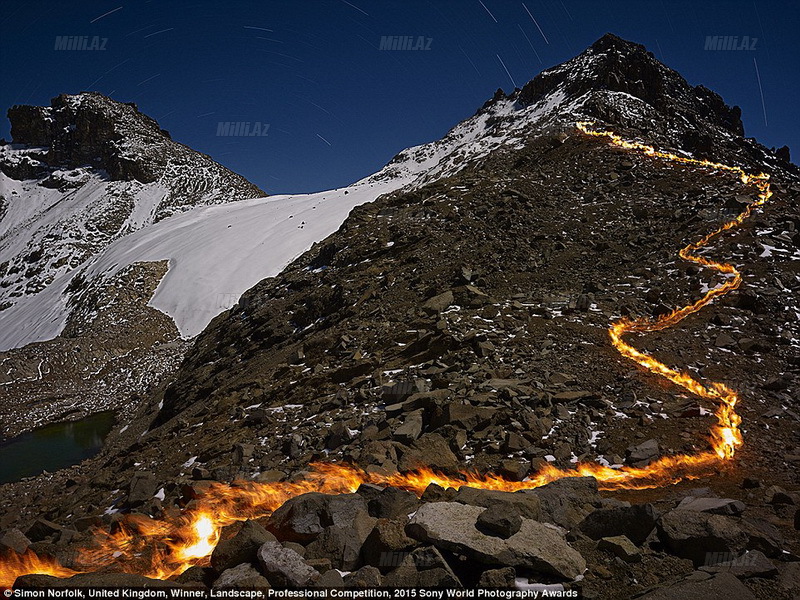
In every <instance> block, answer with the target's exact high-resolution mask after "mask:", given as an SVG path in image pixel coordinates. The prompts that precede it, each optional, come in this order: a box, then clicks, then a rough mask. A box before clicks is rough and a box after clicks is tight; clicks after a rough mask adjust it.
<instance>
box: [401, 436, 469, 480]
mask: <svg viewBox="0 0 800 600" xmlns="http://www.w3.org/2000/svg"><path fill="white" fill-rule="evenodd" d="M459 465H460V462H459V460H458V459H457V458H456V456H455V454H453V451H452V450H450V445H449V444H448V443H447V440H446V439H444V438H443V437H442V436H441V435H439V434H438V433H426V434H425V435H423V436H422V437H420V438H419V439H418V440H414V442H413V443H412V444H411V446H410V447H409V449H408V450H407V451H406V452H404V453H403V456H402V458H401V459H400V461H399V463H398V465H397V468H398V469H399V470H400V471H413V470H415V469H419V468H421V467H427V468H430V469H438V470H443V471H446V470H448V469H455V468H457V467H458V466H459Z"/></svg>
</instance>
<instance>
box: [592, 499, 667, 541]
mask: <svg viewBox="0 0 800 600" xmlns="http://www.w3.org/2000/svg"><path fill="white" fill-rule="evenodd" d="M657 520H658V512H656V509H655V508H653V505H652V504H634V505H633V506H615V507H612V508H601V509H598V510H595V511H593V512H591V513H589V514H588V515H587V516H586V518H585V519H584V520H583V521H581V522H580V523H579V524H578V530H580V531H581V532H582V533H584V534H585V535H587V536H589V537H590V538H592V539H593V540H599V539H600V538H604V537H615V536H620V535H624V536H625V537H627V538H628V539H629V540H631V542H633V543H634V544H635V545H637V546H641V545H642V544H643V543H644V541H645V540H646V539H647V537H648V536H649V535H650V532H652V531H653V529H655V527H656V521H657Z"/></svg>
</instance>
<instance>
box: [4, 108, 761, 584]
mask: <svg viewBox="0 0 800 600" xmlns="http://www.w3.org/2000/svg"><path fill="white" fill-rule="evenodd" d="M590 125H591V124H590V123H587V122H582V123H578V124H577V127H578V129H579V130H580V131H582V132H583V133H584V134H586V135H590V136H594V137H600V138H605V139H607V140H608V141H609V142H610V143H611V144H612V145H614V146H618V147H620V148H624V149H628V150H633V151H637V152H642V153H644V154H646V155H648V156H654V157H658V158H664V159H667V160H670V161H674V162H678V163H682V164H686V165H696V166H701V167H706V168H711V169H714V170H718V171H731V172H733V173H735V174H737V175H738V176H739V178H740V179H741V181H742V182H743V183H744V184H746V185H754V186H755V187H756V189H757V190H758V196H757V198H756V200H754V201H753V202H752V203H751V204H750V205H748V206H747V208H746V209H745V210H744V212H742V213H741V214H740V215H738V216H737V217H736V218H734V219H732V220H731V221H729V222H727V223H725V224H723V225H721V226H720V227H718V228H717V229H715V230H714V231H712V232H711V233H708V234H706V235H705V236H703V237H702V238H701V239H700V240H698V241H696V242H693V243H691V244H688V245H687V246H686V247H684V248H683V249H682V250H681V251H680V253H679V254H680V257H681V258H683V259H685V260H689V261H692V262H694V263H696V264H698V265H700V266H702V267H708V268H711V269H714V270H716V271H718V272H720V273H722V274H723V275H726V276H727V279H726V281H725V282H724V283H722V285H720V286H719V287H717V288H714V289H712V290H709V291H708V292H707V293H706V294H705V295H704V296H703V297H702V298H700V299H699V300H697V301H695V302H694V303H692V304H689V305H687V306H684V307H682V308H678V309H675V310H673V311H672V312H670V313H669V314H667V315H663V316H661V317H658V318H656V319H647V318H640V319H622V320H619V321H616V322H614V323H612V325H611V327H610V328H609V335H610V337H611V343H612V344H613V345H614V347H615V348H616V349H617V350H618V351H619V352H620V353H621V354H622V355H623V356H625V357H627V358H629V359H631V360H633V361H635V362H636V363H637V364H639V365H641V366H642V367H644V368H646V369H647V370H649V371H650V372H652V373H654V374H656V375H660V376H661V377H664V378H665V379H668V380H669V381H672V382H673V383H675V384H677V385H679V386H680V387H682V388H684V389H685V390H687V391H689V392H691V393H692V394H695V395H696V396H699V397H701V398H705V399H708V400H711V401H713V402H715V403H717V410H716V413H715V416H716V419H717V423H716V425H715V426H714V427H713V428H712V430H711V439H710V442H711V450H709V451H706V452H701V453H698V454H693V455H690V454H679V455H674V456H665V457H662V458H660V459H658V460H656V461H654V462H652V463H650V464H649V465H648V466H646V467H641V468H636V467H623V468H619V469H614V468H611V467H604V466H602V465H599V464H597V463H581V464H578V465H576V467H575V468H574V469H570V470H563V469H558V468H556V467H554V466H551V465H547V466H545V467H544V468H543V469H542V470H541V471H539V472H538V473H536V474H535V475H533V476H531V477H530V478H529V479H528V480H526V481H507V480H505V479H503V478H501V477H497V476H494V475H477V474H475V473H471V472H464V473H461V474H459V475H458V476H456V477H451V476H448V475H445V474H442V473H437V472H435V471H431V470H429V469H421V470H419V471H416V472H413V473H394V474H390V475H380V474H375V473H366V472H364V471H362V470H361V469H358V468H356V467H353V466H349V465H343V464H314V465H311V468H312V471H311V473H310V474H309V475H308V476H307V477H306V478H305V479H304V480H302V481H299V482H280V483H271V484H259V483H255V482H237V483H235V484H233V485H226V484H222V483H214V484H212V485H211V486H210V487H209V488H208V489H207V490H206V491H205V493H204V495H203V496H202V497H201V498H200V499H199V500H198V501H197V502H195V503H194V504H193V505H190V507H189V508H187V509H186V510H185V511H184V513H183V514H182V515H180V516H178V517H177V518H174V519H167V518H165V519H164V520H161V521H158V520H155V519H150V518H148V517H146V516H143V515H129V516H128V517H127V518H126V519H125V520H124V521H123V522H122V523H121V524H118V526H117V528H116V529H115V530H114V531H113V532H108V531H103V530H97V531H95V532H94V533H95V535H94V538H95V539H94V543H93V544H92V547H90V548H86V549H85V550H83V551H82V553H81V556H80V557H79V559H78V560H77V561H76V564H75V565H73V567H74V568H67V567H65V566H62V565H60V564H59V563H58V562H57V561H55V560H54V559H51V558H48V557H39V556H37V555H36V554H34V553H33V552H31V551H28V552H26V553H25V554H23V555H18V554H15V553H11V554H9V555H6V556H4V557H2V558H0V587H10V586H11V585H12V584H13V583H14V581H15V579H16V578H17V577H18V576H20V575H24V574H30V573H42V574H49V575H54V576H57V577H70V576H72V575H74V574H76V573H79V572H82V571H98V570H104V569H108V570H116V571H120V570H121V571H126V572H136V573H140V574H143V575H146V576H149V577H154V578H159V579H166V578H169V577H173V576H176V575H178V574H180V573H182V572H183V571H185V570H186V569H188V568H189V567H191V566H192V565H196V564H207V561H208V557H209V556H210V555H211V553H212V552H213V550H214V547H215V546H216V544H217V542H218V541H219V539H220V531H221V529H222V528H223V527H225V526H227V525H230V524H232V523H234V522H236V521H243V520H246V519H256V518H260V517H264V516H267V515H269V514H270V513H271V512H272V511H274V510H275V509H276V508H278V507H279V506H281V505H282V504H283V503H284V502H286V501H287V500H288V499H290V498H292V497H294V496H298V495H300V494H303V493H306V492H323V493H329V494H341V493H349V492H354V491H356V490H357V489H358V487H359V485H361V484H362V483H373V484H379V485H384V486H394V487H398V488H403V489H407V490H411V491H413V492H415V493H417V494H418V495H419V494H422V492H423V491H424V490H425V488H427V487H428V485H430V484H431V483H436V484H438V485H441V486H442V487H454V488H458V487H461V486H465V485H466V486H473V487H480V488H485V489H494V490H504V491H517V490H522V489H531V488H536V487H539V486H542V485H545V484H547V483H550V482H552V481H555V480H557V479H562V478H565V477H582V476H591V477H594V478H596V479H597V481H598V485H599V487H600V488H601V489H605V490H615V489H646V488H652V487H659V486H664V485H669V484H674V483H677V482H679V481H681V480H683V479H693V478H697V477H702V476H706V475H709V474H712V473H714V472H715V471H716V470H717V469H718V468H719V466H720V465H721V463H723V462H724V461H728V460H730V459H731V458H733V455H734V453H735V452H736V449H737V448H738V447H739V446H740V445H741V444H742V435H741V432H740V431H739V424H740V421H741V419H740V417H739V415H737V414H736V410H735V409H736V403H737V401H738V397H737V395H736V393H735V392H734V391H733V390H731V389H730V388H728V387H727V386H725V385H724V384H722V383H716V382H711V383H707V384H704V383H701V382H700V381H697V380H696V379H694V378H693V377H692V376H691V375H689V374H687V373H681V372H680V371H677V370H676V369H673V368H671V367H669V366H667V365H665V364H664V363H662V362H660V361H658V360H656V359H655V358H653V357H652V356H650V355H648V354H646V353H644V352H641V351H639V350H636V349H635V348H634V347H633V346H631V345H630V344H628V343H627V342H625V341H624V340H623V337H624V336H625V335H627V334H629V333H646V332H651V331H658V330H662V329H666V328H668V327H671V326H673V325H675V324H677V323H679V322H680V321H681V320H683V319H685V318H686V317H687V316H689V315H691V314H693V313H696V312H697V311H699V310H700V309H701V308H703V307H704V306H706V305H707V304H709V303H710V302H712V301H713V300H715V299H716V298H719V297H721V296H723V295H725V294H727V293H728V292H730V291H732V290H735V289H736V288H738V287H739V285H740V284H741V282H742V276H741V274H740V273H739V271H738V270H737V269H736V268H735V267H734V266H733V265H730V264H727V263H721V262H716V261H713V260H710V259H708V258H705V257H703V256H698V255H696V254H695V252H697V251H698V250H700V249H701V248H703V247H704V246H706V245H707V244H708V243H709V242H710V241H711V240H713V239H714V238H715V237H717V236H718V235H719V234H721V233H723V232H724V231H727V230H729V229H732V228H734V227H736V226H738V225H739V224H741V223H742V222H743V221H744V220H745V219H747V218H748V217H749V216H750V215H751V214H752V212H753V210H754V209H755V208H756V207H758V206H761V205H762V204H764V203H765V202H766V201H767V200H768V199H769V198H770V196H772V191H771V190H770V185H769V183H768V181H767V180H768V177H769V176H768V175H765V174H758V175H750V174H748V173H746V172H745V171H744V170H743V169H742V168H740V167H732V166H728V165H723V164H720V163H714V162H710V161H705V160H696V159H691V158H685V157H682V156H677V155H675V154H672V153H668V152H660V151H658V150H656V149H655V148H653V147H652V146H648V145H645V144H641V143H639V142H630V141H626V140H623V139H622V138H621V137H619V136H618V135H616V134H614V133H611V132H604V131H595V130H593V129H590Z"/></svg>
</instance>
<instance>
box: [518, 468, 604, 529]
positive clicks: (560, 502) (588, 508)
mask: <svg viewBox="0 0 800 600" xmlns="http://www.w3.org/2000/svg"><path fill="white" fill-rule="evenodd" d="M527 493H531V494H534V495H535V496H537V497H538V498H539V502H540V505H541V510H542V513H541V517H540V520H541V521H545V522H547V523H553V524H555V525H558V526H560V527H563V528H564V529H567V530H569V529H572V528H573V527H574V526H575V525H577V524H578V523H580V522H581V521H582V520H583V519H584V517H585V516H586V515H588V514H589V513H590V512H592V511H593V510H594V509H595V508H599V507H600V506H601V503H602V497H601V496H600V493H599V492H598V491H597V480H596V479H595V478H594V477H565V478H564V479H558V480H556V481H553V482H552V483H548V484H547V485H544V486H542V487H538V488H536V489H533V490H531V491H530V492H527Z"/></svg>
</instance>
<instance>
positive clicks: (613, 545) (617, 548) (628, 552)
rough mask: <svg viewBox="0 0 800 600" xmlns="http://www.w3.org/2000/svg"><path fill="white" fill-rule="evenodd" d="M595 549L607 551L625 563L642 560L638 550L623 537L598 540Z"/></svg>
mask: <svg viewBox="0 0 800 600" xmlns="http://www.w3.org/2000/svg"><path fill="white" fill-rule="evenodd" d="M597 548H598V549H599V550H607V551H608V552H611V553H612V554H613V555H614V556H617V557H619V558H621V559H622V560H624V561H625V562H627V563H633V562H639V561H640V560H642V554H641V552H639V549H638V548H637V547H636V546H634V545H633V542H631V541H630V540H629V539H628V538H626V537H625V536H624V535H617V536H614V537H604V538H600V541H599V542H597Z"/></svg>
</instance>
